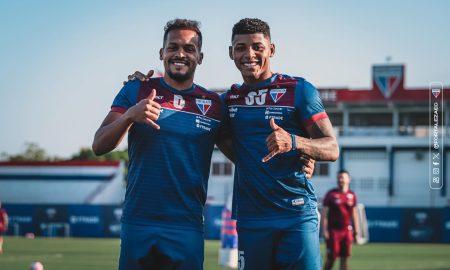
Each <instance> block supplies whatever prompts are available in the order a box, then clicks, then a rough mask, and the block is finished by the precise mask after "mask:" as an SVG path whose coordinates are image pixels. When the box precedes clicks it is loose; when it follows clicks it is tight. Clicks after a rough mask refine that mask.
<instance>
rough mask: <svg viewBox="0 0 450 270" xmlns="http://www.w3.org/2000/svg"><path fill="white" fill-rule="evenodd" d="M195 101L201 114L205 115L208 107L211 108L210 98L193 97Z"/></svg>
mask: <svg viewBox="0 0 450 270" xmlns="http://www.w3.org/2000/svg"><path fill="white" fill-rule="evenodd" d="M195 103H196V104H197V107H198V108H199V110H200V111H201V112H202V114H203V115H205V114H206V113H207V112H208V110H209V108H211V105H212V102H211V100H210V99H199V98H196V99H195Z"/></svg>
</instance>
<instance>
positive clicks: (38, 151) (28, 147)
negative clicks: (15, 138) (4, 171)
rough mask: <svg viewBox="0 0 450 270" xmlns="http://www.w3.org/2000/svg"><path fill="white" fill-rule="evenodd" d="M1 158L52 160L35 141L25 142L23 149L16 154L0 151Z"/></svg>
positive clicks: (12, 159) (11, 159)
mask: <svg viewBox="0 0 450 270" xmlns="http://www.w3.org/2000/svg"><path fill="white" fill-rule="evenodd" d="M2 158H5V159H6V160H8V161H48V160H52V159H51V158H50V157H49V156H48V155H47V153H46V152H45V150H44V149H43V148H41V147H39V145H38V144H37V143H32V142H27V143H25V151H24V152H23V153H19V154H17V155H8V154H6V153H2Z"/></svg>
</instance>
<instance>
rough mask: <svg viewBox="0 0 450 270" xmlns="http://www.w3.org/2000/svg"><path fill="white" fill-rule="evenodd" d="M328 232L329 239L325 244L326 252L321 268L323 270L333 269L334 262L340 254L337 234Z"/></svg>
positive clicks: (331, 231)
mask: <svg viewBox="0 0 450 270" xmlns="http://www.w3.org/2000/svg"><path fill="white" fill-rule="evenodd" d="M329 232H330V237H329V238H328V240H327V242H326V245H327V251H326V259H325V265H324V267H323V269H324V270H331V269H332V268H333V264H334V261H335V260H336V258H337V257H338V256H339V253H340V244H339V242H340V241H339V234H338V233H337V232H336V231H334V230H330V231H329Z"/></svg>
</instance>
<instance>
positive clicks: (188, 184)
mask: <svg viewBox="0 0 450 270" xmlns="http://www.w3.org/2000/svg"><path fill="white" fill-rule="evenodd" d="M201 47H202V34H201V32H200V30H199V23H198V22H196V21H191V20H184V19H176V20H173V21H169V22H168V23H167V24H166V26H165V29H164V39H163V47H162V48H161V50H160V52H159V55H160V59H161V60H162V61H163V63H164V69H165V73H164V77H162V78H151V79H149V80H147V81H145V82H141V81H130V82H128V83H126V84H125V86H124V87H123V88H122V89H121V90H120V92H119V93H118V94H117V96H116V98H115V99H114V102H113V104H112V106H111V111H110V112H109V113H108V115H107V116H106V118H105V120H104V121H103V123H102V125H101V127H100V128H99V129H98V131H97V132H96V134H95V138H94V142H93V146H92V147H93V150H94V152H95V153H96V154H97V155H101V154H104V153H107V152H109V151H111V150H113V149H114V148H115V147H116V146H117V145H118V144H119V143H120V142H121V140H122V138H123V136H124V135H125V133H126V132H128V154H129V158H130V165H129V171H128V181H127V187H126V195H125V202H124V206H123V215H122V232H121V252H120V260H119V269H123V270H125V269H126V270H135V269H136V270H137V269H203V257H204V239H203V205H204V204H205V200H206V190H207V180H208V177H209V169H210V161H211V155H212V152H213V149H214V143H215V141H216V140H217V137H218V135H219V132H218V131H219V128H220V126H221V122H222V118H223V115H224V107H223V102H222V101H221V99H220V96H219V95H218V94H216V93H214V92H211V91H207V90H206V89H204V88H203V87H201V86H199V85H196V84H195V83H194V82H193V79H194V72H195V69H196V67H197V65H200V64H201V63H202V60H203V53H202V51H201Z"/></svg>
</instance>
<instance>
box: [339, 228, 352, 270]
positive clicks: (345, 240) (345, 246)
mask: <svg viewBox="0 0 450 270" xmlns="http://www.w3.org/2000/svg"><path fill="white" fill-rule="evenodd" d="M352 242H353V231H346V232H343V237H342V240H341V242H340V244H341V245H340V246H341V250H340V257H341V267H340V269H341V270H347V269H348V258H349V257H350V253H351V247H352Z"/></svg>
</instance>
